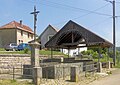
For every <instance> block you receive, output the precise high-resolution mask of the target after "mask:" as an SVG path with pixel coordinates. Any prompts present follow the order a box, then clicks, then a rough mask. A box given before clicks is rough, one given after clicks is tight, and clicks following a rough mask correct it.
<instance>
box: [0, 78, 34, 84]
mask: <svg viewBox="0 0 120 85" xmlns="http://www.w3.org/2000/svg"><path fill="white" fill-rule="evenodd" d="M0 85H34V84H32V83H31V82H28V81H22V82H21V81H16V80H10V79H9V80H6V79H4V80H0Z"/></svg>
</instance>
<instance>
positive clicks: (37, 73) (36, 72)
mask: <svg viewBox="0 0 120 85" xmlns="http://www.w3.org/2000/svg"><path fill="white" fill-rule="evenodd" d="M41 78H42V68H41V67H34V68H33V82H34V84H35V85H40V83H41V82H40V81H41Z"/></svg>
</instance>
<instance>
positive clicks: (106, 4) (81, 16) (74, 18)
mask: <svg viewBox="0 0 120 85" xmlns="http://www.w3.org/2000/svg"><path fill="white" fill-rule="evenodd" d="M107 5H108V4H106V5H104V6H102V7H99V8H97V9H95V10H93V11H97V10H99V9H102V8H104V7H105V6H107ZM89 14H91V12H89V13H86V14H84V15H81V16H78V17H75V18H72V20H76V19H79V18H81V17H82V18H83V17H84V16H87V15H89ZM67 21H68V20H64V21H61V22H59V23H55V24H54V25H58V24H62V23H65V22H67Z"/></svg>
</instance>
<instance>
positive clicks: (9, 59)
mask: <svg viewBox="0 0 120 85" xmlns="http://www.w3.org/2000/svg"><path fill="white" fill-rule="evenodd" d="M30 56H31V55H29V54H0V73H3V72H4V73H8V72H11V71H12V70H13V67H14V68H23V65H30V64H31V57H30ZM53 57H58V58H59V57H63V56H62V55H55V56H53ZM46 58H50V56H48V55H40V60H42V59H46Z"/></svg>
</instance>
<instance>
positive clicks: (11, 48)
mask: <svg viewBox="0 0 120 85" xmlns="http://www.w3.org/2000/svg"><path fill="white" fill-rule="evenodd" d="M4 48H5V50H6V51H15V50H16V49H17V44H16V43H9V44H7V45H5V47H4Z"/></svg>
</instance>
